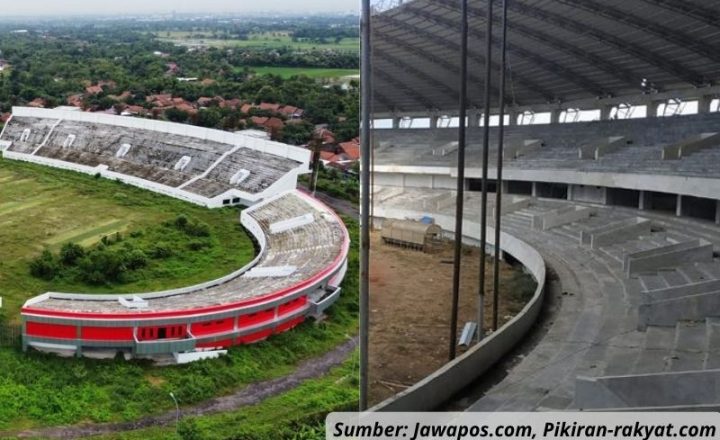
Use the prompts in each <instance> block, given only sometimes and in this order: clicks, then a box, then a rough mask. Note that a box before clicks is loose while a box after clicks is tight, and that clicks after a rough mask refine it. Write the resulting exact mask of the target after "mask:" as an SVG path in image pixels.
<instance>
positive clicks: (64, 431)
mask: <svg viewBox="0 0 720 440" xmlns="http://www.w3.org/2000/svg"><path fill="white" fill-rule="evenodd" d="M356 346H357V338H352V339H350V340H348V341H347V342H345V343H343V344H342V345H340V346H338V347H336V348H335V349H333V350H332V351H330V352H328V353H325V354H324V355H322V356H320V357H317V358H313V359H309V360H307V361H305V362H303V363H301V364H300V365H298V367H297V368H296V369H295V371H294V372H293V373H291V374H289V375H287V376H284V377H279V378H277V379H272V380H267V381H264V382H258V383H254V384H251V385H248V386H247V387H245V388H243V389H241V390H239V391H237V392H235V393H233V394H230V395H228V396H223V397H216V398H214V399H210V400H208V401H205V402H202V403H200V404H197V405H193V406H188V407H185V408H181V409H180V416H181V417H185V416H201V415H205V414H213V413H220V412H226V411H232V410H235V409H238V408H242V407H244V406H249V405H255V404H257V403H260V402H261V401H263V400H265V399H267V398H269V397H273V396H277V395H279V394H282V393H284V392H286V391H289V390H291V389H293V388H295V387H297V386H298V385H300V384H301V383H302V382H304V381H306V380H308V379H313V378H317V377H320V376H322V375H324V374H326V373H327V372H328V371H330V369H332V368H333V367H336V366H338V365H340V364H341V363H342V362H343V361H345V360H346V359H347V358H348V356H349V355H350V354H351V353H352V352H353V350H355V348H356ZM175 417H176V413H175V411H174V410H173V411H168V412H166V413H164V414H160V415H157V416H151V417H145V418H143V419H140V420H137V421H134V422H123V423H103V424H89V425H76V426H58V427H51V428H41V429H35V430H27V431H22V432H19V433H11V432H10V433H8V432H3V433H0V437H2V438H5V437H18V438H32V437H39V438H63V439H68V438H81V437H86V436H91V435H100V434H109V433H113V432H122V431H132V430H135V429H141V428H148V427H152V426H164V425H173V424H174V423H175Z"/></svg>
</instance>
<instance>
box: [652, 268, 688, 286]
mask: <svg viewBox="0 0 720 440" xmlns="http://www.w3.org/2000/svg"><path fill="white" fill-rule="evenodd" d="M658 275H659V276H660V277H661V278H662V279H663V280H664V281H665V283H667V285H668V286H670V287H673V286H682V285H684V284H687V279H686V278H685V277H684V276H683V275H682V274H681V273H680V272H678V271H676V270H663V271H660V272H659V273H658Z"/></svg>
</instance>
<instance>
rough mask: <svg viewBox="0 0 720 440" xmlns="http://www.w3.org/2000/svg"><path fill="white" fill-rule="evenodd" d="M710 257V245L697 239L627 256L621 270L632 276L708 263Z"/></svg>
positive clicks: (711, 254)
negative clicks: (695, 262) (684, 264)
mask: <svg viewBox="0 0 720 440" xmlns="http://www.w3.org/2000/svg"><path fill="white" fill-rule="evenodd" d="M712 257H713V245H712V243H710V242H707V241H705V240H699V239H698V240H690V241H686V242H682V243H676V244H672V245H669V246H663V247H660V248H656V249H650V250H647V251H641V252H635V253H632V254H628V255H626V256H625V262H624V264H623V268H624V269H625V273H627V274H628V275H633V274H636V273H640V272H648V271H657V270H658V269H662V268H666V267H674V266H679V265H681V264H683V263H689V262H693V261H710V260H712Z"/></svg>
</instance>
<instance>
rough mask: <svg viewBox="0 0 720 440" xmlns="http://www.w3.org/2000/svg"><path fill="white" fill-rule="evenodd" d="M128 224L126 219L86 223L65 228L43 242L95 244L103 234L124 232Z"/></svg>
mask: <svg viewBox="0 0 720 440" xmlns="http://www.w3.org/2000/svg"><path fill="white" fill-rule="evenodd" d="M129 226H130V222H128V221H126V220H114V219H110V220H105V221H102V222H100V223H95V224H91V225H87V226H86V227H84V228H83V227H80V228H72V229H69V230H65V231H63V232H61V233H59V234H57V235H55V236H54V237H52V238H50V239H48V240H45V244H47V245H49V246H53V245H62V244H64V243H67V242H73V243H77V244H79V245H82V246H89V245H91V244H95V243H97V242H98V241H100V239H102V238H103V237H105V236H108V235H112V234H115V233H117V232H124V231H126V230H127V229H128V227H129Z"/></svg>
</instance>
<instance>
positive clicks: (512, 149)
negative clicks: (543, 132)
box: [503, 139, 542, 160]
mask: <svg viewBox="0 0 720 440" xmlns="http://www.w3.org/2000/svg"><path fill="white" fill-rule="evenodd" d="M541 147H542V141H541V140H540V139H526V140H524V141H522V142H518V143H516V144H511V145H506V146H505V148H504V149H503V159H505V160H512V159H517V158H518V157H520V156H524V155H526V154H527V153H529V152H531V151H533V150H537V149H538V148H541Z"/></svg>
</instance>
